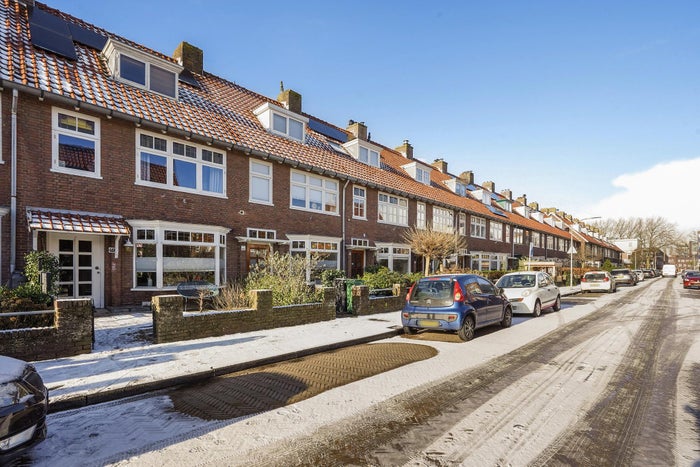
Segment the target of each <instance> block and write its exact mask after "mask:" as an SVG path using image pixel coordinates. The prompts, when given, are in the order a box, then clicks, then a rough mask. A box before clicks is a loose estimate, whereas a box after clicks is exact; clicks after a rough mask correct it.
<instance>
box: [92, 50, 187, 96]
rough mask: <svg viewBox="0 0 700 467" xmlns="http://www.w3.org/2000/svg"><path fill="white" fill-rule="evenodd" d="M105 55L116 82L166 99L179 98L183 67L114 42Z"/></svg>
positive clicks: (105, 51) (104, 51)
mask: <svg viewBox="0 0 700 467" xmlns="http://www.w3.org/2000/svg"><path fill="white" fill-rule="evenodd" d="M103 54H104V56H105V57H106V58H107V65H108V66H109V69H110V71H111V72H112V77H113V78H114V79H116V80H119V81H122V82H124V83H127V84H130V85H132V86H135V87H138V88H143V89H147V90H149V91H153V92H157V93H158V94H162V95H164V96H168V97H172V98H176V97H177V81H178V75H179V73H180V72H181V71H182V67H181V66H180V65H177V64H175V63H172V62H170V61H168V60H165V59H162V58H160V57H155V56H152V55H149V54H147V53H145V52H143V51H142V50H139V49H136V48H133V47H130V46H128V45H126V44H121V43H119V42H115V41H113V40H111V39H110V40H108V41H107V44H105V47H104V50H103Z"/></svg>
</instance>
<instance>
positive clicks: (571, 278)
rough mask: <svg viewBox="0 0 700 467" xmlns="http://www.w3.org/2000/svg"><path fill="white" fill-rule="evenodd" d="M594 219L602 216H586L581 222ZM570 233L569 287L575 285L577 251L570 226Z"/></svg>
mask: <svg viewBox="0 0 700 467" xmlns="http://www.w3.org/2000/svg"><path fill="white" fill-rule="evenodd" d="M593 219H600V216H596V217H586V218H585V219H581V220H579V222H583V221H592V220H593ZM569 235H571V245H569V287H573V286H574V253H576V248H574V231H573V229H572V228H571V227H569Z"/></svg>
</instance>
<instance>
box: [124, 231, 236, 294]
mask: <svg viewBox="0 0 700 467" xmlns="http://www.w3.org/2000/svg"><path fill="white" fill-rule="evenodd" d="M129 224H130V225H131V226H132V227H133V231H134V234H133V235H134V241H133V243H134V287H135V288H158V289H160V288H172V287H175V286H177V284H179V283H180V282H190V281H195V280H202V281H207V282H211V283H212V284H216V285H222V284H224V283H225V282H226V234H227V233H228V232H229V229H226V228H223V227H216V226H207V225H194V224H181V223H172V222H163V221H136V220H134V221H129Z"/></svg>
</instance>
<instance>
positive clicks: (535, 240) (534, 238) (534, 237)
mask: <svg viewBox="0 0 700 467" xmlns="http://www.w3.org/2000/svg"><path fill="white" fill-rule="evenodd" d="M541 241H542V240H541V237H540V233H539V232H536V231H534V230H533V231H532V234H531V237H530V243H532V244H533V246H534V247H535V248H540V247H541V246H542V243H541Z"/></svg>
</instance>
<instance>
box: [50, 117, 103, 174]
mask: <svg viewBox="0 0 700 467" xmlns="http://www.w3.org/2000/svg"><path fill="white" fill-rule="evenodd" d="M60 114H63V115H66V116H69V117H73V118H75V119H78V120H84V121H86V122H90V123H92V124H93V125H94V134H88V133H82V132H80V131H78V130H70V129H67V128H61V127H60V126H59V125H58V117H59V115H60ZM61 135H63V136H68V137H71V138H77V139H83V140H86V141H90V142H92V143H94V145H95V170H94V171H93V172H89V171H87V170H80V169H71V168H66V167H62V166H61V165H60V162H59V160H58V158H59V144H58V143H59V139H60V136H61ZM51 171H52V172H61V173H65V174H70V175H78V176H80V177H89V178H102V176H101V171H102V162H101V157H100V119H99V118H95V117H90V116H88V115H85V114H82V113H79V112H72V111H70V110H65V109H61V108H58V107H52V109H51Z"/></svg>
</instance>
